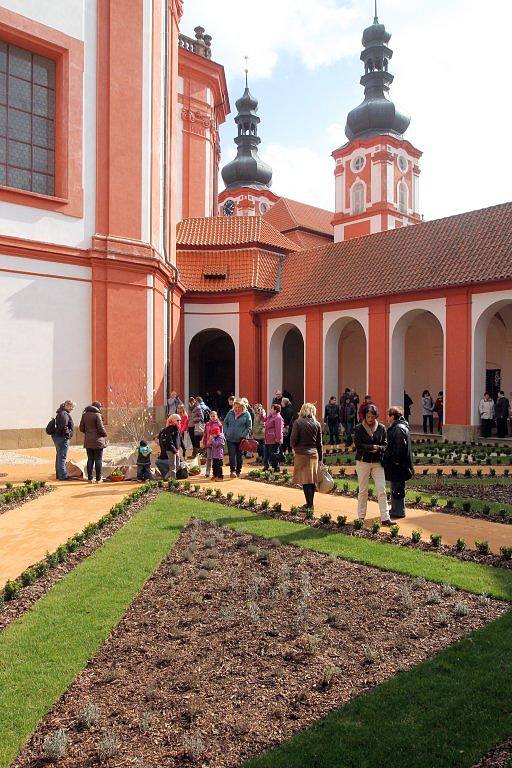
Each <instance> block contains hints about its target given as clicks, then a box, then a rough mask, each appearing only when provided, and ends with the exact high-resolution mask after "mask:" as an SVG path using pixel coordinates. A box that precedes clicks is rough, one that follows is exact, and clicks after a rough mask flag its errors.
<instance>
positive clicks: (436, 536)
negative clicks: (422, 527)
mask: <svg viewBox="0 0 512 768" xmlns="http://www.w3.org/2000/svg"><path fill="white" fill-rule="evenodd" d="M442 540H443V537H442V536H441V534H440V533H431V534H430V543H431V544H432V546H433V547H440V546H441V542H442Z"/></svg>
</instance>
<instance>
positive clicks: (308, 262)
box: [259, 203, 512, 312]
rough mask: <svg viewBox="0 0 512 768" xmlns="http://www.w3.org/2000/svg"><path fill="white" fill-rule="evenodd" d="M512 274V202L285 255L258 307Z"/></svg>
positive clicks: (285, 306) (281, 306)
mask: <svg viewBox="0 0 512 768" xmlns="http://www.w3.org/2000/svg"><path fill="white" fill-rule="evenodd" d="M506 279H509V280H510V279H512V203H504V204H503V205H497V206H493V207H492V208H484V209H481V210H478V211H471V212H469V213H463V214H459V215H457V216H449V217H447V218H445V219H438V220H436V221H426V222H421V223H420V224H414V225H412V226H408V227H403V228H401V229H395V230H390V231H387V232H381V233H378V234H373V235H368V236H367V237H359V238H354V239H353V240H347V241H345V242H342V243H333V244H332V245H328V246H324V247H320V248H314V249H310V250H308V251H298V252H295V253H290V254H289V255H288V256H287V257H286V259H285V265H284V270H283V277H282V288H281V290H280V291H279V293H277V294H276V295H275V296H273V297H271V298H270V299H269V300H268V301H266V302H265V303H264V304H263V305H262V306H261V308H260V310H259V311H263V312H268V311H271V310H280V309H288V308H292V307H302V306H307V305H311V304H327V303H333V302H342V301H349V300H351V299H365V298H369V297H372V296H382V295H390V294H400V293H406V292H408V291H418V290H428V289H433V288H442V287H445V286H450V285H464V284H469V283H484V282H488V281H492V280H506Z"/></svg>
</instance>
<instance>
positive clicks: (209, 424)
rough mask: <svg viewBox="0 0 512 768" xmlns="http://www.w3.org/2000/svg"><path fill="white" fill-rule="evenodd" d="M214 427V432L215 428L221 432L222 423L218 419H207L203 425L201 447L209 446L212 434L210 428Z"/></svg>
mask: <svg viewBox="0 0 512 768" xmlns="http://www.w3.org/2000/svg"><path fill="white" fill-rule="evenodd" d="M214 427H215V429H214V432H216V431H217V430H218V431H219V432H222V424H221V423H220V421H207V422H206V424H205V425H204V432H203V439H202V441H201V443H202V446H203V448H209V447H210V438H211V436H212V429H213V428H214Z"/></svg>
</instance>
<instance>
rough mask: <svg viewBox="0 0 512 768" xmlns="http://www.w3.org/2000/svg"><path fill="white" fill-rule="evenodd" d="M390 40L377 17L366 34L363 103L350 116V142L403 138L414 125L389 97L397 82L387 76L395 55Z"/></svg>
mask: <svg viewBox="0 0 512 768" xmlns="http://www.w3.org/2000/svg"><path fill="white" fill-rule="evenodd" d="M390 39H391V34H390V33H389V32H387V31H386V28H385V26H384V24H380V23H379V20H378V18H377V16H375V19H374V21H373V24H372V25H371V26H369V27H367V28H366V29H365V30H364V32H363V39H362V43H363V46H364V50H363V51H362V53H361V61H363V63H364V71H365V73H364V75H363V77H362V78H361V81H360V82H361V85H362V86H364V101H362V102H361V104H359V106H358V107H356V108H355V109H353V110H352V111H351V112H349V114H348V117H347V124H346V126H345V134H346V136H347V138H348V139H349V140H350V141H352V140H353V139H364V138H369V137H371V136H378V135H379V134H383V133H384V134H385V133H389V134H392V135H394V136H398V137H399V138H402V136H403V134H404V133H405V131H406V130H407V128H408V127H409V123H410V122H411V118H410V117H408V116H407V115H404V114H402V113H401V112H399V111H398V110H397V109H396V107H395V105H394V104H393V102H392V101H391V99H389V98H387V96H386V93H387V92H388V91H389V86H390V85H391V83H392V82H393V79H394V78H393V75H392V74H391V73H390V72H388V63H389V60H390V59H391V57H392V56H393V51H392V50H391V49H390V48H388V43H389V41H390Z"/></svg>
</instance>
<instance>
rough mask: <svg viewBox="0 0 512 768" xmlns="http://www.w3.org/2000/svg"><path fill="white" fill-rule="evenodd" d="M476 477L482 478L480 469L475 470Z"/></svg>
mask: <svg viewBox="0 0 512 768" xmlns="http://www.w3.org/2000/svg"><path fill="white" fill-rule="evenodd" d="M476 476H477V477H482V470H481V469H477V471H476Z"/></svg>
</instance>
